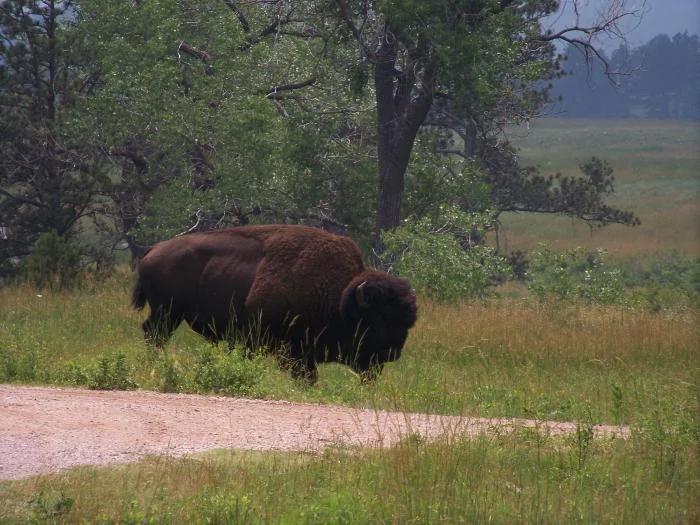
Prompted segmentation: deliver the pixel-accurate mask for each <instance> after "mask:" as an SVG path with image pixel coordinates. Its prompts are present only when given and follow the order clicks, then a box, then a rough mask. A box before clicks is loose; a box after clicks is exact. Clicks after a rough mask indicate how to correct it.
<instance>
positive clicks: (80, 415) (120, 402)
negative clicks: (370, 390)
mask: <svg viewBox="0 0 700 525" xmlns="http://www.w3.org/2000/svg"><path fill="white" fill-rule="evenodd" d="M523 426H528V427H537V428H540V429H541V431H543V432H549V433H550V434H564V433H570V432H573V431H575V429H576V425H575V424H574V423H562V422H547V421H532V420H514V419H484V418H468V417H455V416H436V415H427V414H404V413H395V412H383V411H376V410H361V409H353V408H341V407H333V406H325V405H312V404H299V403H288V402H285V401H257V400H251V399H234V398H226V397H209V396H197V395H187V394H159V393H155V392H144V391H135V392H134V391H130V392H124V391H108V392H107V391H94V390H78V389H67V388H65V389H64V388H45V387H18V386H10V385H0V479H19V478H23V477H28V476H33V475H36V474H40V473H46V472H55V471H59V470H62V469H66V468H70V467H74V466H77V465H106V464H110V463H118V462H127V461H135V460H138V459H139V458H141V457H142V456H144V455H149V454H169V455H173V456H177V455H182V454H187V453H191V452H199V451H203V450H208V449H213V448H236V449H250V450H273V449H274V450H298V451H319V450H322V449H323V448H324V447H327V446H329V445H345V446H348V445H349V446H374V447H386V446H390V445H392V444H394V443H396V442H397V441H398V440H399V439H401V437H402V436H405V435H406V434H409V433H418V434H420V435H421V436H423V437H425V438H428V439H430V438H435V437H438V436H444V435H448V436H449V435H455V434H458V433H459V434H461V433H468V434H471V435H476V434H479V433H483V432H491V431H499V432H503V431H508V430H512V429H513V428H516V427H523ZM594 432H595V434H596V435H599V436H600V435H610V436H613V435H614V436H619V437H627V436H628V435H629V428H626V427H612V426H597V427H595V428H594Z"/></svg>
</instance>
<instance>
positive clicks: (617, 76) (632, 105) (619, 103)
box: [551, 32, 700, 120]
mask: <svg viewBox="0 0 700 525" xmlns="http://www.w3.org/2000/svg"><path fill="white" fill-rule="evenodd" d="M564 56H565V57H566V60H565V62H564V66H563V71H565V72H566V74H565V76H563V77H562V78H560V79H559V80H558V81H557V82H556V83H555V84H554V87H553V89H552V95H553V97H554V98H555V99H556V100H558V101H559V102H558V103H555V104H554V107H553V108H552V113H551V115H552V116H562V117H591V118H595V117H603V118H632V117H637V118H659V119H683V120H698V119H700V40H699V39H698V35H689V34H688V33H687V32H686V33H677V34H675V35H673V36H672V37H669V35H666V34H659V35H656V36H655V37H654V38H652V39H651V40H649V42H647V43H646V44H644V45H641V46H638V47H633V48H630V47H629V46H627V45H620V46H619V47H618V48H617V49H615V50H614V51H613V52H612V53H611V55H610V57H609V59H608V60H607V65H601V64H600V63H598V64H591V63H590V62H587V61H586V60H585V56H584V55H582V54H581V53H579V51H578V50H577V49H576V48H575V46H568V47H567V48H566V50H565V52H564ZM606 73H613V76H612V79H611V76H610V75H609V74H606Z"/></svg>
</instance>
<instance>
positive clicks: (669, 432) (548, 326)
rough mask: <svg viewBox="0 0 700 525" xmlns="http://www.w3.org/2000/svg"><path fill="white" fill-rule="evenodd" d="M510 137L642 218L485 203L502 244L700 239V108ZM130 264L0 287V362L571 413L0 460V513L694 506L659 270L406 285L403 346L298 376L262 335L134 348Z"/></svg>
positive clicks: (334, 398)
mask: <svg viewBox="0 0 700 525" xmlns="http://www.w3.org/2000/svg"><path fill="white" fill-rule="evenodd" d="M511 138H512V139H513V140H514V141H515V142H517V143H518V144H519V145H520V146H521V147H522V152H521V153H522V157H523V159H524V160H525V161H526V162H529V163H533V164H537V165H540V166H541V168H542V169H543V171H544V172H548V171H562V172H565V173H571V172H572V171H574V170H576V169H577V165H578V164H579V163H581V162H584V161H586V160H588V159H589V158H590V157H591V156H592V155H596V156H599V157H601V158H605V159H607V160H608V161H609V162H610V163H611V165H612V166H613V167H614V169H615V173H616V175H617V178H618V184H617V193H616V195H615V203H616V204H618V205H619V206H620V207H622V208H625V209H631V210H633V211H635V213H637V214H638V215H639V216H640V218H641V219H642V226H640V227H637V228H625V227H619V226H611V227H608V228H605V229H603V230H600V231H594V232H591V231H589V230H588V228H587V227H586V226H585V225H579V224H577V223H575V222H572V221H571V220H568V219H562V218H552V217H528V216H524V215H519V216H510V217H504V224H505V226H506V232H505V233H506V236H507V237H506V239H507V242H508V248H507V250H509V251H510V250H514V249H531V248H533V247H534V246H536V245H537V243H539V242H541V241H548V242H549V243H550V244H551V245H552V246H553V247H554V248H555V249H559V248H568V247H572V246H578V245H583V246H586V247H589V248H597V247H604V248H607V249H608V250H609V251H610V253H611V256H612V258H613V259H616V260H629V259H632V258H633V259H637V260H639V259H647V260H652V259H657V260H658V259H659V258H660V257H661V255H662V254H663V257H661V258H665V259H666V261H667V262H668V261H669V260H670V261H672V260H673V257H675V255H674V253H675V254H677V255H678V256H683V257H691V256H698V255H700V240H699V238H698V236H699V235H700V199H698V197H700V147H699V145H700V128H698V126H697V125H693V124H689V123H670V122H653V121H651V122H649V121H631V120H630V121H585V120H580V121H571V120H569V121H566V120H547V121H538V122H536V123H534V124H533V125H532V127H531V129H530V130H529V131H527V130H525V129H516V130H512V131H511ZM501 242H502V244H503V239H502V241H501ZM683 265H685V266H683V267H684V268H685V267H688V265H687V264H686V263H683ZM674 268H679V267H678V266H673V265H672V264H670V263H669V264H666V266H664V267H663V268H662V269H661V270H660V271H659V273H660V274H663V273H664V272H665V273H666V274H668V273H671V274H673V273H674V272H675V270H674ZM676 273H678V272H676ZM696 273H697V272H696ZM667 277H668V276H667ZM671 277H673V276H671ZM132 279H133V276H132V275H131V274H130V273H129V272H128V271H127V270H123V271H121V272H120V273H119V274H118V275H117V276H116V277H114V278H113V279H111V280H110V281H108V282H106V283H99V284H96V285H87V286H86V287H85V288H84V289H83V290H79V291H74V292H61V293H54V292H51V291H38V290H35V289H33V288H31V287H29V286H15V287H6V288H0V381H3V382H13V383H19V384H53V385H72V386H83V387H87V388H117V389H118V388H141V389H150V390H159V391H167V392H197V393H218V394H223V395H245V396H252V397H259V398H271V399H287V400H291V401H312V402H320V403H334V404H343V405H350V406H358V407H366V408H373V409H387V410H398V411H410V412H414V411H416V412H432V413H444V414H459V415H464V416H513V417H525V418H537V419H548V420H549V419H553V420H575V421H578V422H579V431H578V432H577V433H576V434H575V435H573V436H570V437H567V438H562V437H557V438H555V437H551V436H543V435H540V434H538V433H535V432H532V431H521V432H519V433H516V434H513V435H502V436H496V437H488V438H487V437H483V438H479V439H473V440H468V439H461V438H459V437H451V438H448V439H445V440H444V441H441V442H437V443H429V442H425V441H424V440H423V439H422V438H420V436H417V435H414V436H409V437H408V438H407V439H405V440H404V441H403V442H402V443H400V444H399V445H398V446H396V447H394V448H392V449H390V450H380V451H378V450H358V449H353V448H333V449H330V450H328V451H326V452H325V453H323V454H321V455H318V454H310V453H309V454H306V453H296V454H282V453H267V454H262V453H254V452H245V451H214V452H211V453H207V454H201V455H196V456H192V457H188V458H180V459H175V458H169V457H154V458H148V459H146V460H144V461H141V462H138V463H134V464H129V465H122V466H118V467H112V468H89V467H87V468H79V469H74V470H71V471H68V472H66V473H62V474H57V475H46V476H38V477H35V478H30V479H27V480H20V481H13V482H0V502H2V503H0V523H45V522H53V523H63V522H66V523H116V522H118V523H173V524H175V523H368V522H371V523H479V522H489V523H490V522H493V523H533V522H536V523H557V524H558V523H634V524H638V523H669V524H678V523H688V524H695V523H698V522H700V504H699V503H698V502H699V501H700V479H699V477H698V473H699V472H700V464H699V462H698V451H699V450H700V446H699V445H700V396H699V392H698V381H699V380H700V367H699V366H698V363H699V362H700V348H699V346H698V341H700V311H699V310H698V308H697V302H695V303H694V302H692V301H688V300H682V301H677V300H676V297H680V295H678V293H679V292H678V290H677V289H675V290H673V291H664V290H663V289H656V288H654V289H651V288H650V289H649V290H642V291H641V292H639V293H641V294H643V295H644V294H646V295H648V296H649V297H652V298H655V300H656V299H659V298H660V299H659V301H660V303H659V304H660V305H661V306H660V307H659V308H650V307H649V305H651V304H653V302H650V301H647V302H645V303H644V304H646V306H645V307H636V306H634V304H633V303H626V304H620V305H612V306H599V305H594V304H589V303H585V302H578V301H577V300H569V299H567V300H564V301H556V300H551V301H550V300H544V301H538V300H536V299H535V298H534V297H532V296H529V295H528V294H527V293H523V292H522V290H521V289H520V290H517V292H515V293H508V291H507V290H505V291H502V293H501V298H495V299H491V300H488V301H484V302H472V303H465V304H454V305H444V304H436V303H431V302H429V301H426V300H421V301H420V302H419V304H420V315H419V321H418V324H417V326H416V327H415V328H414V329H413V330H412V332H411V334H410V337H409V340H408V342H407V345H406V348H405V351H404V355H403V356H402V358H401V359H400V360H399V361H398V362H395V363H391V364H389V365H387V367H386V369H385V372H384V374H383V375H382V376H381V377H380V379H379V380H378V381H377V382H376V383H375V384H370V385H361V384H360V383H359V381H358V378H357V377H356V376H355V375H354V374H352V373H351V372H350V371H349V370H348V369H347V368H346V367H342V366H338V365H323V366H321V368H320V378H319V383H318V384H317V385H316V386H314V387H310V386H308V385H304V384H301V383H298V382H295V381H293V380H291V379H290V377H289V376H288V375H287V374H285V373H283V372H281V371H280V370H278V368H277V366H276V364H275V362H274V360H273V359H272V358H270V357H265V356H260V357H258V358H255V359H252V360H245V359H243V358H242V357H241V356H240V353H238V352H233V353H232V354H231V355H227V354H226V353H225V349H224V348H223V346H218V347H213V346H211V345H209V344H208V343H206V342H204V341H203V340H201V339H200V338H199V337H198V336H196V335H194V334H193V333H192V332H191V331H189V330H188V329H187V328H184V327H183V328H180V329H179V330H178V331H177V332H176V334H175V337H174V338H173V339H172V341H171V342H170V343H169V345H168V346H167V347H166V349H165V351H164V352H161V353H154V352H152V351H151V350H149V349H148V348H147V347H146V346H145V345H144V344H143V340H142V334H141V330H140V323H141V321H142V320H143V317H144V314H143V313H137V312H134V311H133V310H131V309H130V307H129V293H130V287H131V282H132ZM666 280H672V279H670V278H667V279H666ZM640 281H643V279H641V280H640V279H638V280H637V281H635V286H639V283H640ZM696 281H697V276H696V277H695V281H694V282H696ZM659 282H661V281H659ZM688 282H693V281H688ZM655 286H656V285H655ZM664 294H666V295H664ZM640 304H641V303H640ZM693 305H695V306H693ZM598 423H614V424H624V425H629V426H630V427H631V428H632V435H631V437H630V439H628V440H621V439H593V438H592V434H591V433H590V429H591V426H592V425H594V424H598ZM0 424H2V413H1V412H0ZM1 461H2V458H0V462H1Z"/></svg>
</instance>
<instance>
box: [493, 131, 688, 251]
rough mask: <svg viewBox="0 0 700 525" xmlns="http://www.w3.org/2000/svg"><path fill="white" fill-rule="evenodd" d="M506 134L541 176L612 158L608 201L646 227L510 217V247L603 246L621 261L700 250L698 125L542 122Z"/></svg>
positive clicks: (506, 222) (507, 220) (504, 239)
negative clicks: (599, 226)
mask: <svg viewBox="0 0 700 525" xmlns="http://www.w3.org/2000/svg"><path fill="white" fill-rule="evenodd" d="M509 138H510V140H511V141H512V142H513V143H514V144H515V145H517V146H518V147H519V148H520V158H521V161H522V162H523V164H525V165H534V166H538V167H539V168H540V169H541V171H542V173H556V172H561V173H562V174H566V175H574V174H579V173H580V171H579V168H578V167H579V165H580V164H582V163H584V162H586V161H588V160H590V158H591V157H592V156H596V157H599V158H602V159H605V160H607V161H608V162H609V163H610V165H611V166H612V167H613V169H614V170H615V177H616V181H617V182H616V185H615V194H614V195H613V197H612V198H611V199H610V202H611V203H613V204H614V205H616V206H618V207H620V208H621V209H624V210H631V211H633V212H634V213H635V214H636V215H637V216H638V217H639V218H640V219H641V221H642V224H641V225H640V226H637V227H634V228H630V227H626V226H620V225H610V226H607V227H605V228H603V229H600V230H597V229H594V230H590V229H589V227H588V226H587V225H585V224H584V223H582V222H580V221H575V220H572V219H568V218H565V217H550V216H536V215H534V214H532V215H526V214H517V215H516V214H506V215H504V217H503V225H504V226H505V237H504V236H502V237H501V245H502V246H503V245H504V243H507V251H510V250H526V249H531V248H533V247H534V246H536V245H537V243H539V242H542V241H546V242H549V243H550V244H551V245H552V246H553V247H555V248H558V249H561V248H568V247H573V246H585V247H596V248H598V247H600V248H606V249H607V250H608V251H609V252H610V254H611V256H613V257H617V258H630V257H639V256H643V257H648V256H653V255H655V254H656V253H662V252H666V253H668V252H674V251H675V252H677V253H678V254H681V255H685V256H697V255H699V254H700V123H697V122H677V121H654V120H631V119H628V120H586V119H543V120H538V121H536V122H534V123H532V125H531V126H530V129H526V128H525V127H519V128H513V129H511V130H510V132H509Z"/></svg>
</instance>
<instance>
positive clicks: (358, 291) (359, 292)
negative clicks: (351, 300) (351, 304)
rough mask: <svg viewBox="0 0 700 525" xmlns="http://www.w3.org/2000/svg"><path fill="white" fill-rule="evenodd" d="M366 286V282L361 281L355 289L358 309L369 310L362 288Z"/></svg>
mask: <svg viewBox="0 0 700 525" xmlns="http://www.w3.org/2000/svg"><path fill="white" fill-rule="evenodd" d="M366 284H367V281H362V284H360V285H359V286H358V287H357V288H355V299H356V300H357V304H358V305H359V307H360V308H369V307H370V304H369V303H368V302H367V299H365V292H364V290H363V288H364V286H365V285H366Z"/></svg>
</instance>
